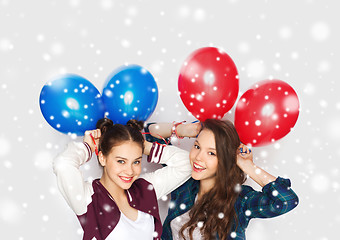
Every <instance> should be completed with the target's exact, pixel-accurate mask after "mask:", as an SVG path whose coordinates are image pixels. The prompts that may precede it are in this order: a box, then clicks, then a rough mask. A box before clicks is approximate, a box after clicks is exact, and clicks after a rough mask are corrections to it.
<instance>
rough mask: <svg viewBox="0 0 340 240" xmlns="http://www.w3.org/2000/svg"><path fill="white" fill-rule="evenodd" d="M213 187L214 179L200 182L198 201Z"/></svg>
mask: <svg viewBox="0 0 340 240" xmlns="http://www.w3.org/2000/svg"><path fill="white" fill-rule="evenodd" d="M214 185H215V178H209V179H204V180H200V189H199V191H198V199H200V198H201V197H202V196H203V195H204V194H205V193H207V192H209V191H210V190H211V189H212V188H213V187H214Z"/></svg>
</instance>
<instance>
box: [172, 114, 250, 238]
mask: <svg viewBox="0 0 340 240" xmlns="http://www.w3.org/2000/svg"><path fill="white" fill-rule="evenodd" d="M202 129H208V130H210V131H212V132H213V134H214V136H215V143H216V153H217V159H218V167H217V172H216V182H215V185H214V187H213V188H212V189H211V190H210V191H209V192H207V193H205V194H204V195H203V196H202V198H201V199H200V200H198V201H197V202H196V203H195V204H194V206H193V207H192V208H191V210H190V212H189V216H190V220H189V222H187V223H186V224H184V225H183V226H182V228H181V230H180V232H179V233H180V234H181V236H182V237H183V238H184V239H185V236H184V233H183V231H184V230H185V229H187V228H188V231H189V236H190V239H191V240H193V237H192V233H193V231H194V229H195V228H196V227H197V224H198V223H199V222H203V226H202V228H201V229H200V230H201V234H202V236H203V238H204V239H215V238H216V234H218V236H219V238H220V239H222V240H224V239H227V238H228V235H229V234H230V230H231V226H232V223H233V222H235V223H237V215H236V213H235V209H234V204H235V202H236V199H237V197H238V195H239V191H238V189H239V186H240V185H241V184H243V183H244V181H245V180H246V176H245V174H244V172H243V171H242V170H241V169H240V168H239V167H238V166H237V164H236V155H237V149H238V147H239V145H240V138H239V136H238V134H237V132H236V129H235V127H234V125H233V123H231V122H230V121H228V120H227V121H222V120H216V119H207V120H206V121H205V122H204V123H203V128H202Z"/></svg>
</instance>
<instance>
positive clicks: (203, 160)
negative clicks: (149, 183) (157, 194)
mask: <svg viewBox="0 0 340 240" xmlns="http://www.w3.org/2000/svg"><path fill="white" fill-rule="evenodd" d="M186 125H187V126H186ZM149 128H150V132H151V134H153V136H155V137H157V136H158V134H160V135H162V136H163V137H168V136H169V132H170V134H171V133H174V134H176V135H177V136H179V137H185V136H189V137H192V136H196V135H197V134H198V133H199V134H198V136H197V139H196V141H195V143H194V145H193V147H192V149H191V151H190V154H189V159H188V161H190V165H191V167H192V173H191V178H190V179H189V180H188V181H187V182H185V183H184V184H183V185H182V186H180V187H179V188H177V189H176V190H174V191H173V192H172V193H171V203H170V208H169V210H168V216H167V218H166V219H165V221H164V223H163V234H162V239H164V240H171V239H191V240H200V239H223V240H225V239H245V230H246V228H247V226H248V223H249V221H250V219H252V218H270V217H275V216H278V215H281V214H284V213H286V212H289V211H290V210H292V209H293V208H295V207H296V206H297V204H298V197H297V195H296V194H295V193H294V191H293V190H292V189H291V188H290V186H291V185H290V180H289V179H283V178H281V177H278V178H276V177H274V176H272V175H271V174H269V173H267V172H266V171H264V170H263V169H261V168H260V167H258V166H256V165H255V164H254V162H253V154H252V152H251V150H250V149H248V148H247V146H245V145H243V144H241V143H240V139H239V136H238V134H237V132H236V129H235V127H234V125H233V124H232V123H231V122H230V121H221V120H215V119H208V120H206V121H205V122H203V123H202V127H201V124H200V123H194V124H182V125H178V126H177V127H176V126H172V124H165V123H163V124H154V125H150V127H149ZM171 129H172V130H171ZM179 151H180V149H179ZM246 175H248V176H249V177H250V178H252V179H253V180H254V181H255V182H256V183H258V184H259V185H260V186H261V187H262V191H261V192H258V191H255V190H254V189H253V188H251V187H250V186H246V185H242V184H243V183H244V182H245V180H246Z"/></svg>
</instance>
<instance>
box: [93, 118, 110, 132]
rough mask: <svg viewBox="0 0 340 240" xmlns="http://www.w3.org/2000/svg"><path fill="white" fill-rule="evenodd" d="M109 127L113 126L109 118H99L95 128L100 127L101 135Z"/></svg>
mask: <svg viewBox="0 0 340 240" xmlns="http://www.w3.org/2000/svg"><path fill="white" fill-rule="evenodd" d="M110 127H113V122H112V120H111V119H108V118H102V119H99V120H98V122H97V124H96V128H97V129H100V132H101V134H102V135H103V134H104V133H105V132H106V130H107V129H108V128H110Z"/></svg>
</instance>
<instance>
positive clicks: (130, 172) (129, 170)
mask: <svg viewBox="0 0 340 240" xmlns="http://www.w3.org/2000/svg"><path fill="white" fill-rule="evenodd" d="M124 170H125V171H124V172H125V173H126V174H127V175H128V176H132V175H133V173H134V171H133V168H132V165H129V164H126V167H125V169H124Z"/></svg>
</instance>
